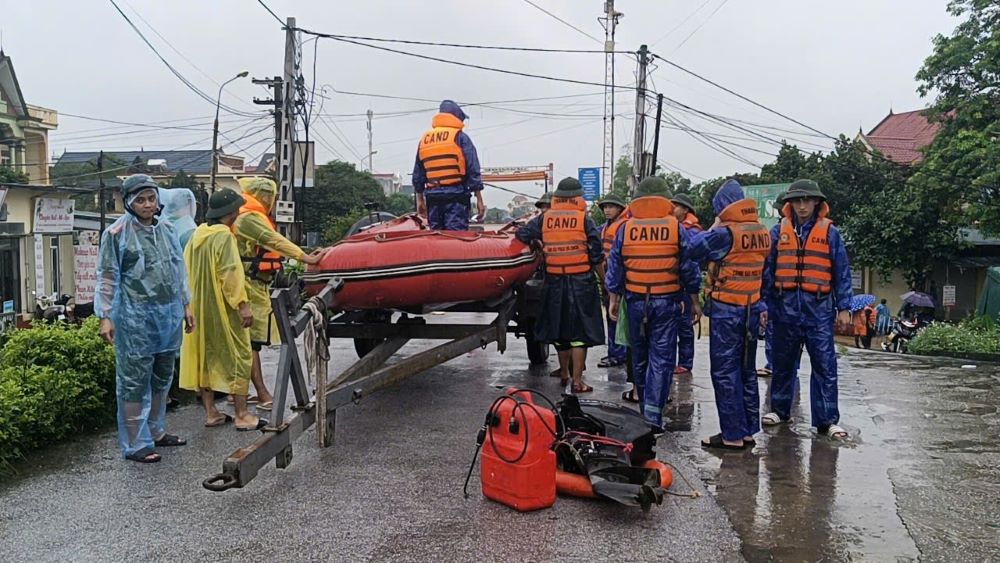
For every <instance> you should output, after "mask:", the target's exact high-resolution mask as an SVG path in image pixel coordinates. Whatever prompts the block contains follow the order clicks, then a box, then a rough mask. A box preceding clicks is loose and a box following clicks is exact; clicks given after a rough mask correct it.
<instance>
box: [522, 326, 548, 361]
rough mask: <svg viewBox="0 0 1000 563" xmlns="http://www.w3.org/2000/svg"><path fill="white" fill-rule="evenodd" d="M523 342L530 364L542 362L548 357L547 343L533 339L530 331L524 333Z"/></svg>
mask: <svg viewBox="0 0 1000 563" xmlns="http://www.w3.org/2000/svg"><path fill="white" fill-rule="evenodd" d="M524 343H525V346H527V347H528V361H529V362H531V363H532V364H544V363H545V362H546V360H548V359H549V344H548V343H547V342H538V341H537V340H535V337H534V336H533V335H532V334H531V332H530V331H529V332H528V334H525V335H524Z"/></svg>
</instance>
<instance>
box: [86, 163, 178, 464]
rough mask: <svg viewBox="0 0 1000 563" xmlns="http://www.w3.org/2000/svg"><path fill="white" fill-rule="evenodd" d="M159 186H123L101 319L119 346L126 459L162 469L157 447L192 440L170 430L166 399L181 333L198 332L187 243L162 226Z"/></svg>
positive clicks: (105, 268)
mask: <svg viewBox="0 0 1000 563" xmlns="http://www.w3.org/2000/svg"><path fill="white" fill-rule="evenodd" d="M158 187H159V186H157V184H156V182H154V181H153V179H152V178H150V177H149V176H147V175H145V174H135V175H132V176H129V177H128V178H126V179H125V181H124V182H122V198H123V199H124V200H125V211H126V213H125V214H124V215H122V216H121V217H120V218H118V219H117V220H115V222H114V223H112V224H111V226H110V227H108V229H107V230H106V231H104V234H103V235H102V236H101V246H100V252H99V258H98V266H97V284H96V288H95V290H94V314H95V315H97V317H98V318H99V319H101V327H100V334H101V337H102V338H103V339H104V340H105V341H106V342H108V343H110V344H113V345H114V347H115V395H116V397H117V401H118V444H119V446H120V447H121V451H122V455H123V456H124V457H125V459H128V460H131V461H136V462H139V463H156V462H158V461H160V459H161V457H160V454H159V453H157V452H156V448H165V447H172V446H183V445H185V444H186V443H187V442H186V441H185V440H183V439H181V438H179V437H177V436H175V435H173V434H168V433H167V430H166V408H167V393H168V392H169V390H170V382H171V381H172V380H173V377H174V360H175V358H176V356H177V351H178V350H179V349H180V346H181V333H182V331H183V330H184V329H185V327H186V330H187V332H191V331H193V330H194V329H195V318H194V315H193V313H192V311H191V307H190V306H189V303H190V294H189V292H188V286H187V272H186V271H185V268H184V258H183V255H182V252H181V244H180V241H179V240H178V238H177V234H176V232H175V231H174V229H173V227H172V226H170V224H169V223H167V222H165V221H160V220H159V217H158V215H159V213H160V205H159V200H158V195H157V194H158V192H157V189H158Z"/></svg>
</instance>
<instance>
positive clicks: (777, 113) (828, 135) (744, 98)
mask: <svg viewBox="0 0 1000 563" xmlns="http://www.w3.org/2000/svg"><path fill="white" fill-rule="evenodd" d="M652 55H653V58H656V59H659V60H661V61H663V62H665V63H667V64H668V65H670V66H672V67H674V68H676V69H677V70H680V71H682V72H685V73H687V74H690V75H691V76H693V77H695V78H697V79H698V80H701V81H703V82H707V83H708V84H711V85H712V86H715V87H716V88H718V89H720V90H722V91H724V92H727V93H729V94H732V95H734V96H736V97H737V98H739V99H741V100H743V101H745V102H749V103H751V104H753V105H755V106H757V107H759V108H761V109H763V110H765V111H767V112H769V113H772V114H774V115H777V116H778V117H781V118H782V119H787V120H788V121H791V122H792V123H794V124H796V125H799V126H801V127H805V128H806V129H808V130H810V131H812V132H813V133H818V134H820V135H822V136H824V137H826V138H827V139H836V137H834V136H832V135H830V134H828V133H824V132H822V131H820V130H819V129H816V128H814V127H810V126H809V125H806V124H805V123H802V122H801V121H799V120H797V119H795V118H794V117H789V116H787V115H785V114H783V113H781V112H779V111H777V110H773V109H771V108H769V107H767V106H765V105H764V104H762V103H760V102H757V101H754V100H751V99H750V98H748V97H746V96H744V95H743V94H740V93H739V92H735V91H733V90H732V89H730V88H727V87H725V86H723V85H721V84H719V83H718V82H714V81H712V80H709V79H708V78H705V77H704V76H702V75H700V74H698V73H696V72H694V71H692V70H688V69H686V68H684V67H682V66H681V65H679V64H677V63H675V62H673V61H671V60H668V59H665V58H663V57H661V56H659V55H657V54H656V53H652Z"/></svg>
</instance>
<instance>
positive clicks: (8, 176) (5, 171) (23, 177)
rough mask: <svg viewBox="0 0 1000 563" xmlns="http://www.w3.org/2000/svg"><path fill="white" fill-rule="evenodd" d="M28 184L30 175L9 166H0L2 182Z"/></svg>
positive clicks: (0, 181) (0, 179)
mask: <svg viewBox="0 0 1000 563" xmlns="http://www.w3.org/2000/svg"><path fill="white" fill-rule="evenodd" d="M2 183H8V184H27V183H28V175H27V174H25V173H24V172H18V171H17V170H14V169H13V168H11V167H9V166H0V184H2Z"/></svg>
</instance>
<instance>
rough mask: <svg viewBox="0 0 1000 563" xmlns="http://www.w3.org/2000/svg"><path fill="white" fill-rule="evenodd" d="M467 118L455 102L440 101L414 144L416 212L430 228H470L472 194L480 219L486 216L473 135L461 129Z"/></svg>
mask: <svg viewBox="0 0 1000 563" xmlns="http://www.w3.org/2000/svg"><path fill="white" fill-rule="evenodd" d="M466 118H467V116H466V115H465V112H464V111H462V108H461V107H459V105H458V104H457V103H455V102H453V101H451V100H444V101H442V102H441V105H440V107H439V111H438V114H437V115H435V116H434V119H433V120H431V128H430V129H429V130H427V131H426V132H425V133H424V134H423V135H422V136H421V137H420V142H419V143H418V144H417V159H416V162H415V163H414V164H413V191H414V192H415V193H416V195H417V214H419V215H421V216H423V217H427V222H428V224H429V226H430V228H432V229H437V230H440V231H467V230H469V202H470V199H471V195H472V194H475V195H476V212H477V215H478V217H479V218H480V220H481V218H482V217H485V216H486V204H485V203H483V179H482V173H481V171H480V167H479V156H478V155H477V154H476V146H475V145H474V144H472V139H470V138H469V136H468V135H467V134H466V133H465V131H463V128H464V127H465V120H466Z"/></svg>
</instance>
